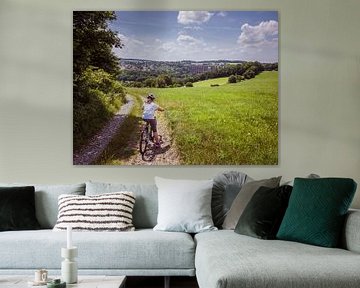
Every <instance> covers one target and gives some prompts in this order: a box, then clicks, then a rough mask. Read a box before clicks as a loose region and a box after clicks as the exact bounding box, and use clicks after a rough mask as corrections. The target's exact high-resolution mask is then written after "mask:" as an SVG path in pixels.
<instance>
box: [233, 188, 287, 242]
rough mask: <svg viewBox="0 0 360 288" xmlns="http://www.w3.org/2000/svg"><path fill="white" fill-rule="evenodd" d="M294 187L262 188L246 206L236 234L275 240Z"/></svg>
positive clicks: (236, 228)
mask: <svg viewBox="0 0 360 288" xmlns="http://www.w3.org/2000/svg"><path fill="white" fill-rule="evenodd" d="M291 190H292V187H291V186H288V185H285V186H281V187H277V188H268V187H260V188H259V189H258V190H257V191H256V192H255V194H254V195H253V196H252V198H251V199H250V202H249V203H248V204H247V205H246V208H245V210H244V212H243V213H242V214H241V216H240V219H239V221H238V223H237V225H236V227H235V232H236V233H238V234H242V235H247V236H251V237H255V238H261V239H275V236H276V233H277V231H278V230H279V227H280V224H281V221H282V219H283V217H284V214H285V211H286V208H287V206H288V202H289V198H290V194H291Z"/></svg>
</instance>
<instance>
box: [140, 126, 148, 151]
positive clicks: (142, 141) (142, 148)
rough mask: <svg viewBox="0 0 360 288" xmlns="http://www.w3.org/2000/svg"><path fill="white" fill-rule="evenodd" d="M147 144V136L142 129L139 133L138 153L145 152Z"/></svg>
mask: <svg viewBox="0 0 360 288" xmlns="http://www.w3.org/2000/svg"><path fill="white" fill-rule="evenodd" d="M147 145H148V139H147V137H146V135H145V132H144V131H142V132H141V135H140V143H139V148H140V153H141V154H144V153H145V151H146V148H147Z"/></svg>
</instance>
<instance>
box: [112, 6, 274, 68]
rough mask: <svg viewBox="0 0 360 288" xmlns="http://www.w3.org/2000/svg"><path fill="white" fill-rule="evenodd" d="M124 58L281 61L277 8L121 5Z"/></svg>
mask: <svg viewBox="0 0 360 288" xmlns="http://www.w3.org/2000/svg"><path fill="white" fill-rule="evenodd" d="M116 16H117V19H116V20H115V21H112V22H111V23H109V26H110V28H111V29H112V30H114V31H117V33H118V36H119V37H120V39H121V41H122V43H123V44H124V47H123V48H122V49H114V52H115V53H116V54H117V55H118V56H119V57H120V58H138V59H149V60H163V61H179V60H220V59H221V60H224V59H225V60H246V61H255V60H256V61H260V62H277V61H278V13H277V11H161V12H160V11H156V12H155V11H117V12H116Z"/></svg>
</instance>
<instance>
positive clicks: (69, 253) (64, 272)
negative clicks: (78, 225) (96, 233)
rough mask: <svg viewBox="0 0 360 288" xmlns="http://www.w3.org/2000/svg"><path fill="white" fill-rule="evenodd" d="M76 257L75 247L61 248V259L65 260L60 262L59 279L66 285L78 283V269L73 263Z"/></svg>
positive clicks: (76, 250)
mask: <svg viewBox="0 0 360 288" xmlns="http://www.w3.org/2000/svg"><path fill="white" fill-rule="evenodd" d="M77 255H78V249H77V247H71V248H61V257H63V258H65V259H64V260H63V261H62V262H61V279H62V280H63V281H65V282H66V283H67V284H73V283H77V281H78V279H77V278H78V273H77V272H78V271H77V270H78V269H77V263H76V261H75V257H76V256H77Z"/></svg>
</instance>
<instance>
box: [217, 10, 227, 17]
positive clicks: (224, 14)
mask: <svg viewBox="0 0 360 288" xmlns="http://www.w3.org/2000/svg"><path fill="white" fill-rule="evenodd" d="M216 15H217V16H221V17H226V16H227V13H226V12H225V11H221V12H219V13H217V14H216Z"/></svg>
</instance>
